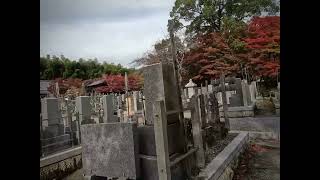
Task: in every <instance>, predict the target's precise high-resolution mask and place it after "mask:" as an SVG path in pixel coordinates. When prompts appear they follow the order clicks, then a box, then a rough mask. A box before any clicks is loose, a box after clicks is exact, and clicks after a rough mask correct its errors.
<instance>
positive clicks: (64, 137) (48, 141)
mask: <svg viewBox="0 0 320 180" xmlns="http://www.w3.org/2000/svg"><path fill="white" fill-rule="evenodd" d="M68 140H70V134H64V135H61V136H56V137H53V138H48V139H42V142H41V143H42V146H46V145H48V144H52V143H56V142H61V141H68Z"/></svg>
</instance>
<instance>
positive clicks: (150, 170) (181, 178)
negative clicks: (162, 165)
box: [140, 156, 187, 180]
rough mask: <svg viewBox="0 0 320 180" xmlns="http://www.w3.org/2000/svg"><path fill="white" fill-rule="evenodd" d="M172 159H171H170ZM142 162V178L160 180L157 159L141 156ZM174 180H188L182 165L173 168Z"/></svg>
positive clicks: (172, 176)
mask: <svg viewBox="0 0 320 180" xmlns="http://www.w3.org/2000/svg"><path fill="white" fill-rule="evenodd" d="M170 159H171V158H170ZM140 162H141V169H143V171H142V172H141V178H142V179H143V180H159V178H158V166H157V159H156V157H155V156H154V157H153V156H140ZM171 179H172V180H185V179H187V177H186V173H185V172H184V171H183V169H182V166H181V164H178V165H176V166H175V167H171Z"/></svg>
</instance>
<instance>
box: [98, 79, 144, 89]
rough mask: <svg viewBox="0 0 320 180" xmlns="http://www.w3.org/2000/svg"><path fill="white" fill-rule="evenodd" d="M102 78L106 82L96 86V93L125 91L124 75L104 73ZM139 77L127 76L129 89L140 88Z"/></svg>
mask: <svg viewBox="0 0 320 180" xmlns="http://www.w3.org/2000/svg"><path fill="white" fill-rule="evenodd" d="M103 79H104V80H105V81H106V82H107V85H106V86H100V87H97V88H96V89H95V90H96V92H98V93H111V92H113V93H123V92H125V77H124V76H122V75H104V77H103ZM141 81H142V80H141V77H140V76H138V75H129V76H128V88H129V90H131V91H133V90H140V88H141Z"/></svg>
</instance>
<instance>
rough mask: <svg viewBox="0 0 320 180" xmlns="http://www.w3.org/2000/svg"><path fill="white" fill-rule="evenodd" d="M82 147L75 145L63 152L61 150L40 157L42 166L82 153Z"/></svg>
mask: <svg viewBox="0 0 320 180" xmlns="http://www.w3.org/2000/svg"><path fill="white" fill-rule="evenodd" d="M81 153H82V147H81V146H79V147H75V148H72V149H68V150H65V151H63V152H59V153H56V154H53V155H49V156H46V157H44V158H40V168H41V167H45V166H49V165H51V164H55V163H57V162H60V161H63V160H65V159H68V158H71V157H74V156H78V155H81Z"/></svg>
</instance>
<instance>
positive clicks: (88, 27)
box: [40, 0, 174, 65]
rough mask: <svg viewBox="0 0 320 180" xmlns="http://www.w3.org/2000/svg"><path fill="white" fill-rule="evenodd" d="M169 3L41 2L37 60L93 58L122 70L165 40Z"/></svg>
mask: <svg viewBox="0 0 320 180" xmlns="http://www.w3.org/2000/svg"><path fill="white" fill-rule="evenodd" d="M173 3H174V0H168V1H160V0H159V1H147V0H126V1H115V0H105V1H103V0H55V1H52V0H46V1H45V0H42V1H41V23H40V54H41V55H45V54H55V55H60V54H63V55H65V56H66V57H69V58H72V59H73V58H76V59H78V58H81V57H82V58H93V57H97V58H98V59H99V60H111V61H113V62H114V63H121V64H123V65H126V64H128V63H130V61H132V60H133V59H134V58H137V57H139V56H141V55H142V54H143V53H144V52H146V51H147V50H149V49H151V48H152V45H153V44H154V43H155V42H156V41H157V40H159V39H160V38H162V37H164V36H165V35H166V33H167V32H166V30H167V27H166V25H167V20H168V18H169V12H170V10H171V8H172V6H173ZM130 13H132V14H130ZM131 15H133V17H130V16H131ZM119 16H121V18H119ZM109 62H110V61H109Z"/></svg>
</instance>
